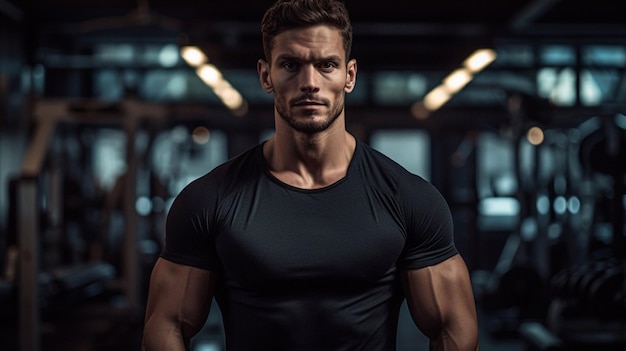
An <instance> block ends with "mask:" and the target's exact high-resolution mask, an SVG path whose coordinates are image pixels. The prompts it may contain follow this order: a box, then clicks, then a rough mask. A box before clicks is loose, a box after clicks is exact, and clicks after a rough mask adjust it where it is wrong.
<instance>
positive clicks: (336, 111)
mask: <svg viewBox="0 0 626 351" xmlns="http://www.w3.org/2000/svg"><path fill="white" fill-rule="evenodd" d="M303 100H314V101H321V102H323V103H324V104H325V105H326V106H329V108H330V110H329V112H328V116H327V118H326V119H324V120H322V121H319V120H318V121H314V120H311V119H307V120H300V119H297V118H295V117H294V115H293V113H290V110H289V107H293V106H294V104H296V103H298V102H299V101H303ZM274 104H275V106H276V111H277V112H278V115H279V116H280V118H282V119H283V120H284V121H285V122H287V124H289V126H290V127H291V128H293V129H294V130H295V131H297V132H300V133H304V134H315V133H320V132H323V131H325V130H326V129H328V128H329V127H330V126H331V125H332V124H333V123H335V121H336V120H337V118H339V116H340V115H341V112H342V111H343V105H344V96H343V95H342V96H341V97H340V98H339V99H338V100H337V101H335V102H334V103H333V104H331V103H330V101H329V100H328V99H321V98H316V97H315V96H314V95H312V94H307V95H302V96H299V97H297V98H294V99H292V100H291V101H289V103H286V102H285V100H283V99H281V98H280V97H277V98H275V101H274Z"/></svg>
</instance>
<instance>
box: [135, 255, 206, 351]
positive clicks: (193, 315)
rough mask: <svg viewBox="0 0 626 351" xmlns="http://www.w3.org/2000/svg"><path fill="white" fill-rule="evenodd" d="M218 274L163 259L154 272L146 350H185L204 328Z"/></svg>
mask: <svg viewBox="0 0 626 351" xmlns="http://www.w3.org/2000/svg"><path fill="white" fill-rule="evenodd" d="M214 287H215V274H214V273H212V272H211V271H207V270H203V269H200V268H195V267H191V266H185V265H180V264H177V263H174V262H171V261H168V260H166V259H164V258H159V259H158V260H157V262H156V264H155V266H154V269H153V270H152V275H151V277H150V287H149V293H148V302H147V305H146V318H145V323H144V331H143V340H142V350H143V351H158V350H168V351H184V350H185V349H186V347H187V348H188V346H189V342H190V340H191V337H192V336H194V335H195V334H196V333H197V332H198V331H200V329H201V328H202V327H203V326H204V323H205V321H206V318H207V316H208V314H209V310H210V308H211V302H212V300H213V291H214Z"/></svg>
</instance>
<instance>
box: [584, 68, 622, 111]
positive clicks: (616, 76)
mask: <svg viewBox="0 0 626 351" xmlns="http://www.w3.org/2000/svg"><path fill="white" fill-rule="evenodd" d="M619 80H620V73H619V72H618V71H617V70H616V69H585V70H582V71H581V74H580V103H581V104H583V105H586V106H594V105H599V104H601V103H602V102H607V101H611V100H613V99H614V98H617V96H616V94H615V91H616V89H617V84H618V83H619Z"/></svg>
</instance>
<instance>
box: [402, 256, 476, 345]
mask: <svg viewBox="0 0 626 351" xmlns="http://www.w3.org/2000/svg"><path fill="white" fill-rule="evenodd" d="M401 275H402V283H403V288H404V291H405V295H406V299H407V305H408V307H409V311H410V313H411V316H412V318H413V321H414V322H415V324H416V325H417V327H418V328H419V329H420V330H421V331H422V332H423V333H424V334H425V335H426V336H427V337H428V338H429V339H430V350H431V351H444V350H445V351H450V350H455V351H457V350H459V351H460V350H462V351H478V350H479V346H478V320H477V316H476V304H475V300H474V294H473V292H472V286H471V282H470V277H469V272H468V269H467V266H466V264H465V262H464V261H463V258H462V257H461V255H459V254H456V255H455V256H452V257H451V258H449V259H446V260H445V261H443V262H441V263H438V264H436V265H433V266H428V267H424V268H419V269H408V270H405V271H403V272H402V273H401Z"/></svg>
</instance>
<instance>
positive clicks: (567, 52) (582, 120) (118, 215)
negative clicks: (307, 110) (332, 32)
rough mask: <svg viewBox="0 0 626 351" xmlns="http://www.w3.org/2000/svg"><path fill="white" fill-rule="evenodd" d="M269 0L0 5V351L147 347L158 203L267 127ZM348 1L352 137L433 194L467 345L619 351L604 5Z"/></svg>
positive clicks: (612, 59) (621, 255)
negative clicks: (459, 286) (459, 258)
mask: <svg viewBox="0 0 626 351" xmlns="http://www.w3.org/2000/svg"><path fill="white" fill-rule="evenodd" d="M271 3H272V1H271V0H263V1H254V2H246V1H243V0H229V1H218V0H214V1H193V0H178V1H174V2H171V1H165V0H115V1H105V0H89V1H84V0H54V1H53V0H0V350H6V351H13V350H14V351H56V350H64V351H85V350H90V351H91V350H92V351H103V350H116V351H124V350H138V349H139V348H140V346H139V345H140V341H141V332H142V323H143V316H144V312H145V311H144V305H145V302H146V293H147V284H148V281H149V275H150V272H151V268H152V265H153V264H154V262H155V260H156V258H157V257H158V255H159V253H160V250H161V249H162V247H163V241H164V231H163V225H164V220H165V216H166V214H167V211H168V208H169V206H170V205H171V202H172V200H173V198H174V197H175V196H176V194H177V193H178V192H179V191H180V190H181V189H182V187H184V186H185V185H186V184H188V183H189V182H190V181H191V180H192V179H194V178H196V177H198V176H200V175H202V174H204V173H206V172H208V171H209V170H211V169H212V168H213V167H215V166H216V165H218V164H219V163H221V162H223V161H225V160H227V159H228V158H230V157H233V156H234V155H237V154H238V153H240V152H242V151H244V150H246V149H247V148H249V147H251V146H252V145H254V144H256V143H258V142H260V141H262V140H265V139H267V138H268V137H270V136H271V135H272V128H273V118H272V117H273V113H272V112H273V111H272V96H271V95H269V94H266V93H265V92H263V90H262V89H261V87H260V85H259V80H258V76H257V72H256V62H257V59H259V58H261V57H262V49H261V38H260V33H259V31H260V28H259V22H260V18H261V16H262V13H263V11H264V10H265V9H266V8H267V7H268V6H269V5H270V4H271ZM346 3H347V6H348V8H349V10H350V11H351V14H352V19H353V26H354V47H353V57H355V58H357V60H358V64H359V66H358V67H359V71H358V79H357V87H356V89H355V90H354V92H353V93H352V94H349V95H348V96H347V98H346V103H347V109H346V120H347V128H348V130H349V131H350V132H351V133H353V134H354V135H355V136H356V137H358V138H359V139H361V140H363V141H365V142H367V143H368V144H370V145H372V146H373V147H375V148H377V149H379V150H381V151H383V152H384V153H386V154H387V155H388V156H390V157H391V158H393V159H394V160H396V161H397V162H399V163H400V164H402V165H403V166H404V167H405V168H407V169H408V170H410V171H412V172H414V173H417V174H419V175H421V176H422V177H424V178H425V179H427V180H429V181H430V182H432V183H433V184H434V185H435V186H436V187H437V188H438V189H439V191H440V192H441V193H442V194H443V195H444V197H445V198H446V200H447V201H448V203H449V206H450V209H451V211H452V214H453V219H454V225H455V240H456V244H457V246H458V248H459V250H460V252H461V254H462V255H463V257H464V258H465V260H466V262H467V264H468V267H469V269H470V273H471V278H472V286H473V289H474V295H475V298H476V304H477V308H478V313H479V325H480V343H481V349H482V350H483V351H517V350H519V351H522V350H523V351H539V350H557V351H560V350H563V351H564V350H568V351H571V350H574V351H577V350H580V351H582V350H594V351H597V350H626V280H625V279H624V278H625V275H626V257H625V256H626V242H625V238H624V233H625V228H624V215H625V212H626V211H625V208H626V189H625V185H626V19H624V15H623V11H620V10H619V9H618V4H617V2H615V1H611V0H595V1H592V2H579V1H565V0H560V1H559V0H534V1H525V0H511V1H496V0H483V1H477V2H468V1H460V0H445V1H444V0H441V1H421V2H416V1H408V0H407V1H400V0H387V1H374V0H367V1H361V0H360V1H355V0H349V1H347V2H346ZM220 323H221V322H220V318H219V309H218V308H217V307H214V308H212V311H211V314H210V315H209V318H208V319H207V321H206V325H205V327H204V328H203V330H202V331H201V332H200V333H199V334H198V335H197V336H196V337H194V339H193V340H192V344H191V349H192V350H193V351H221V350H224V344H223V339H222V334H223V333H222V332H223V330H222V325H221V324H220ZM427 349H428V346H427V341H426V339H425V338H424V337H423V336H422V335H421V333H420V332H419V330H417V329H416V328H415V326H414V325H413V324H412V322H411V319H410V317H409V316H408V314H407V311H406V308H403V310H402V313H401V320H400V322H399V329H398V346H397V350H398V351H405V350H406V351H408V350H427Z"/></svg>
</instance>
